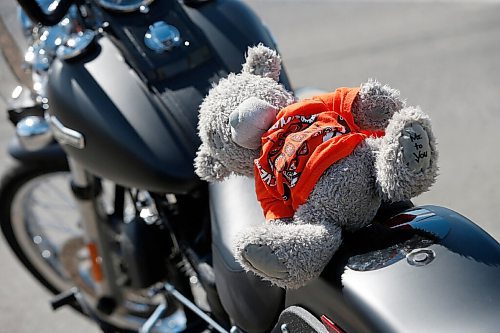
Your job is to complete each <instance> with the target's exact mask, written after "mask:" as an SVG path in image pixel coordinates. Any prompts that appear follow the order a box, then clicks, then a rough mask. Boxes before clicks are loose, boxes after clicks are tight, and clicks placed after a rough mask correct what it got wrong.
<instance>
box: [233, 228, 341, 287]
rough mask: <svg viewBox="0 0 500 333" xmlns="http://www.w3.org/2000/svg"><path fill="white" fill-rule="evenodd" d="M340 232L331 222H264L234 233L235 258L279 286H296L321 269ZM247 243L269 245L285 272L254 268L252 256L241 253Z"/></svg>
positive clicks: (245, 266)
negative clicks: (236, 235)
mask: <svg viewBox="0 0 500 333" xmlns="http://www.w3.org/2000/svg"><path fill="white" fill-rule="evenodd" d="M340 235H341V230H340V227H339V226H338V225H335V224H333V223H321V224H307V223H303V221H295V223H292V224H284V223H268V224H265V225H262V226H258V227H256V228H255V227H254V228H251V229H248V230H245V231H244V232H242V233H240V235H239V236H238V237H236V239H235V253H236V259H237V260H238V261H239V262H240V263H241V264H242V266H243V267H244V268H245V269H246V270H249V271H253V272H255V273H257V274H258V275H260V276H261V277H262V278H263V279H264V280H267V281H270V282H272V283H273V284H275V285H277V286H280V287H287V288H298V287H300V286H302V285H303V284H304V283H305V282H306V281H310V280H312V279H313V278H315V277H317V276H318V275H319V274H320V273H321V271H322V270H323V268H324V267H325V265H326V264H327V263H328V262H329V261H330V259H331V257H332V255H333V253H334V252H335V251H336V250H337V249H338V248H339V246H340V244H341V237H340ZM250 244H257V245H259V244H263V245H265V246H268V247H269V248H271V249H272V250H273V251H272V252H273V254H274V255H275V256H276V258H277V259H278V261H279V262H282V263H283V266H284V267H285V268H286V270H287V271H288V274H287V275H285V277H281V278H279V277H277V276H272V275H270V274H269V272H263V271H256V269H255V267H254V266H253V265H252V260H253V258H248V256H247V255H246V253H245V249H246V247H247V246H249V245H250ZM280 276H282V275H281V274H280Z"/></svg>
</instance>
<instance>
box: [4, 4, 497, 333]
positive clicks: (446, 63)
mask: <svg viewBox="0 0 500 333" xmlns="http://www.w3.org/2000/svg"><path fill="white" fill-rule="evenodd" d="M248 3H249V5H250V6H251V7H252V8H253V9H254V10H255V11H256V12H257V13H258V14H259V15H260V16H261V17H262V19H263V20H264V22H265V23H266V24H267V25H268V26H269V28H270V30H271V31H272V32H273V34H274V36H275V39H276V40H277V42H278V45H279V51H280V52H281V54H282V56H283V59H284V63H285V66H286V69H287V71H288V73H289V76H290V78H291V81H292V84H293V85H294V86H295V87H301V86H313V87H317V88H321V89H325V90H333V89H335V88H336V87H339V86H357V85H359V84H360V83H362V82H364V81H366V80H367V79H368V78H376V79H378V80H379V81H381V82H384V83H388V84H389V85H391V86H393V87H394V88H397V89H400V90H401V93H402V95H403V96H404V97H406V98H407V101H408V104H410V105H420V106H421V107H422V109H423V110H424V111H425V112H427V113H428V114H429V115H430V116H431V118H432V122H433V129H434V132H435V134H436V136H437V140H438V147H439V151H440V161H439V165H440V175H439V178H438V181H437V182H436V184H435V185H434V186H433V188H432V189H431V191H429V192H428V193H425V194H423V195H421V196H420V197H418V198H416V199H415V202H416V203H417V204H435V205H442V206H446V207H448V208H451V209H454V210H456V211H458V212H459V213H461V214H463V215H465V216H466V217H468V218H470V219H471V220H473V221H474V222H475V223H477V224H478V225H480V226H481V227H482V228H484V229H485V230H486V231H488V232H489V233H490V234H491V235H493V236H494V237H495V238H496V239H497V240H498V239H500V226H499V221H500V209H499V208H498V206H499V205H500V176H499V174H498V173H499V172H500V157H499V153H498V151H499V148H498V144H499V142H500V140H499V139H498V137H497V135H498V132H499V131H498V127H499V126H500V104H499V103H500V102H499V100H500V98H499V95H500V56H499V55H500V43H499V41H500V20H499V17H500V3H499V2H498V1H484V2H477V1H461V2H433V1H403V0H401V1H387V2H379V1H370V2H368V1H366V2H363V1H354V2H352V1H345V2H343V1H336V0H332V1H326V0H324V1H276V0H274V1H248ZM0 15H1V16H2V18H3V19H4V21H6V22H7V23H8V24H7V25H8V27H9V29H11V30H12V32H13V33H14V35H15V36H20V33H19V31H18V29H16V20H15V15H14V6H13V4H12V2H7V1H1V2H0ZM0 74H1V80H0V113H1V112H2V111H1V110H3V109H5V100H6V98H7V97H8V95H9V94H10V91H11V90H12V89H13V87H14V86H15V85H16V82H15V80H14V77H13V76H12V74H11V72H10V70H9V69H8V67H7V66H6V64H5V61H4V59H3V58H1V57H0ZM12 133H13V130H12V128H11V126H10V124H8V123H7V120H6V116H5V115H4V116H2V115H1V114H0V172H4V171H5V170H6V169H7V168H8V166H9V165H10V164H11V163H13V162H12V161H11V160H10V159H9V157H7V155H6V149H5V147H6V144H7V141H8V138H9V137H10V136H11V135H12ZM0 264H1V266H0V267H1V268H0V333H3V332H5V333H25V332H37V333H49V332H51V333H59V332H61V333H62V332H69V331H71V332H72V333H80V332H82V333H83V332H97V329H96V328H95V327H94V326H92V325H90V324H89V323H88V322H87V321H86V320H84V319H82V318H81V317H80V316H79V315H77V314H75V313H74V312H73V311H71V310H68V309H66V310H61V311H60V312H57V313H53V312H51V310H50V308H49V306H48V303H47V300H48V299H49V294H48V293H47V292H46V291H45V290H44V289H43V288H42V287H40V286H39V285H38V284H37V283H36V281H35V280H34V279H33V278H32V277H31V276H30V275H28V273H27V272H26V271H25V270H24V269H23V268H22V267H21V265H20V264H19V263H18V262H17V261H16V260H15V258H14V257H13V256H12V254H11V252H10V250H9V249H8V248H7V246H6V244H5V242H4V241H3V240H0Z"/></svg>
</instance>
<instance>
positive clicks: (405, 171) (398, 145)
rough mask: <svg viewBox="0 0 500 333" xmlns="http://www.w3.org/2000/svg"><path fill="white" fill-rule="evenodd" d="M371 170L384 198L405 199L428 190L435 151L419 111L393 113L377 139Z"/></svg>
mask: <svg viewBox="0 0 500 333" xmlns="http://www.w3.org/2000/svg"><path fill="white" fill-rule="evenodd" d="M375 167H376V170H377V184H378V186H379V189H380V191H381V192H382V193H383V194H384V197H385V199H388V200H390V201H400V200H408V199H410V198H412V197H414V196H417V195H419V194H421V193H423V192H425V191H427V190H428V189H429V187H430V186H431V185H432V184H433V183H434V181H435V179H436V175H437V170H438V168H437V150H436V143H435V139H434V135H433V133H432V129H431V125H430V120H429V117H428V116H427V115H426V114H424V113H423V112H422V111H421V110H420V109H419V108H414V107H408V108H405V109H403V110H401V111H400V112H398V113H396V114H395V115H394V116H393V118H392V119H391V122H390V124H389V126H388V127H387V129H386V132H385V136H384V137H383V138H381V139H379V147H378V154H377V157H376V162H375Z"/></svg>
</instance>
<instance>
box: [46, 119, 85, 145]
mask: <svg viewBox="0 0 500 333" xmlns="http://www.w3.org/2000/svg"><path fill="white" fill-rule="evenodd" d="M47 118H48V120H49V123H50V125H51V128H52V132H53V134H54V138H55V139H56V140H57V141H58V142H59V143H60V144H64V145H68V146H72V147H74V148H77V149H83V148H85V138H84V136H83V134H82V133H80V132H77V131H75V130H73V129H71V128H68V127H66V126H64V125H63V124H62V123H61V122H60V121H59V119H57V118H56V117H55V116H47Z"/></svg>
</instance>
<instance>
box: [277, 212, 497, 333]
mask: <svg viewBox="0 0 500 333" xmlns="http://www.w3.org/2000/svg"><path fill="white" fill-rule="evenodd" d="M286 303H287V305H300V306H302V307H304V308H307V309H309V310H311V311H312V312H314V313H315V315H317V316H318V318H319V317H320V316H322V315H325V316H327V317H328V318H329V319H330V320H332V321H333V322H336V323H337V325H338V326H340V327H341V328H343V329H344V330H345V331H346V332H384V333H389V332H498V331H499V328H500V246H499V244H498V242H497V241H496V240H494V239H493V238H492V237H491V236H489V235H488V234H487V233H486V232H484V231H483V230H482V229H480V228H479V227H478V226H476V225H475V224H473V223H472V222H471V221H469V220H468V219H466V218H464V217H463V216H461V215H459V214H458V213H456V212H454V211H452V210H449V209H446V208H442V207H436V206H422V207H416V208H413V209H410V210H407V211H404V212H402V213H399V214H397V215H396V216H394V217H392V218H391V219H389V220H387V221H383V223H374V224H373V225H372V226H370V227H368V228H366V229H363V230H361V231H360V232H357V233H354V234H350V235H346V237H345V240H344V244H343V245H342V247H341V249H340V250H339V251H338V253H337V254H336V255H335V256H334V257H333V259H332V261H331V263H330V265H329V266H328V267H327V268H326V269H325V271H324V272H323V274H322V276H321V278H320V279H318V280H316V281H313V282H312V283H310V284H309V285H306V286H305V287H302V288H300V289H298V290H289V291H287V295H286Z"/></svg>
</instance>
